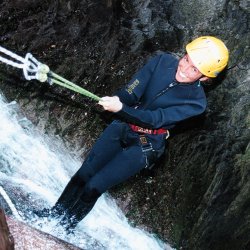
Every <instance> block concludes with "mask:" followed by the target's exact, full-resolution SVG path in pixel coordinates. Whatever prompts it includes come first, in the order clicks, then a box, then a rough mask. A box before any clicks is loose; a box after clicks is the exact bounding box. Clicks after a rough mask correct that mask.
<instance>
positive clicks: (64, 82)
mask: <svg viewBox="0 0 250 250" xmlns="http://www.w3.org/2000/svg"><path fill="white" fill-rule="evenodd" d="M50 77H53V78H50ZM54 78H55V79H54ZM49 79H50V82H51V83H56V84H58V85H60V86H63V87H65V88H68V89H71V90H73V91H75V92H77V93H80V94H82V95H84V96H87V97H90V98H92V99H93V100H95V101H99V100H100V99H101V98H100V97H98V96H97V95H95V94H93V93H91V92H89V91H87V90H86V89H84V88H82V87H80V86H78V85H76V84H74V83H73V82H70V81H68V80H67V79H65V78H63V77H61V76H59V75H57V74H55V73H54V72H52V71H50V72H49Z"/></svg>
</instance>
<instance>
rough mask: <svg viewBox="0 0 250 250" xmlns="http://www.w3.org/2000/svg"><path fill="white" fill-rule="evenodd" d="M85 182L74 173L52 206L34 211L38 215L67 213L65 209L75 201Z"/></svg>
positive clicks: (56, 215)
mask: <svg viewBox="0 0 250 250" xmlns="http://www.w3.org/2000/svg"><path fill="white" fill-rule="evenodd" d="M84 185H85V182H84V181H83V180H82V179H81V178H80V177H79V176H78V175H76V174H75V175H74V176H73V177H72V178H71V180H70V181H69V183H68V184H67V186H66V187H65V189H64V190H63V192H62V194H61V196H60V197H59V199H58V200H57V202H56V203H55V205H54V206H53V207H52V208H44V209H42V210H39V211H34V213H35V214H36V215H37V216H38V217H52V218H56V217H60V216H62V215H64V214H65V213H67V210H69V209H70V207H71V206H73V205H74V203H75V202H76V201H77V199H78V197H79V196H80V195H81V193H82V190H83V189H84Z"/></svg>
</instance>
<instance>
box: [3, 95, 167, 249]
mask: <svg viewBox="0 0 250 250" xmlns="http://www.w3.org/2000/svg"><path fill="white" fill-rule="evenodd" d="M17 110H18V105H17V104H16V103H15V102H11V103H7V102H6V100H5V99H4V97H3V96H2V95H0V121H1V122H0V186H3V187H4V185H5V187H6V189H7V188H8V187H7V186H6V183H8V185H10V186H12V187H15V190H19V191H20V193H21V194H22V195H19V197H17V196H15V195H16V194H15V193H14V194H12V195H13V196H12V197H11V198H12V200H14V199H15V201H16V202H14V203H15V205H16V207H17V210H19V213H20V215H21V216H22V218H24V220H25V222H26V223H28V224H32V226H35V227H37V228H38V229H40V230H42V231H44V232H47V233H49V234H52V235H54V236H56V237H58V238H61V239H63V240H65V241H67V242H70V243H72V244H74V245H76V246H78V247H80V248H83V249H89V250H94V249H108V250H112V249H115V250H117V249H119V250H123V249H124V250H158V249H171V248H170V247H169V246H168V245H167V244H165V243H163V242H161V241H160V240H159V239H157V238H156V237H155V236H154V235H152V234H149V233H147V232H145V231H143V230H141V229H138V228H135V227H132V226H131V225H130V224H129V222H128V221H127V219H126V217H125V216H124V215H123V213H122V212H121V210H120V209H119V208H118V207H117V205H116V203H115V201H114V200H113V198H112V197H110V196H109V195H108V194H104V195H102V196H101V197H100V198H99V199H98V201H97V203H96V205H95V207H94V209H93V210H92V211H91V212H90V214H89V215H88V216H87V217H86V218H85V219H84V220H83V221H82V222H80V223H79V225H78V226H77V228H76V230H75V234H74V235H66V234H65V232H64V230H63V228H60V227H58V225H57V222H56V221H49V222H48V221H46V220H45V219H43V220H42V219H41V220H36V221H33V220H32V218H30V211H31V210H32V207H33V208H35V207H37V206H38V207H39V208H43V207H50V206H51V205H53V204H54V203H55V201H56V199H57V198H58V196H59V195H60V193H61V192H62V190H63V188H64V187H65V185H66V183H67V182H68V180H69V178H70V176H72V175H73V173H74V172H75V171H76V170H77V169H78V167H79V166H80V165H81V162H80V161H79V160H77V157H76V156H73V155H72V154H70V152H67V150H66V149H65V148H64V147H63V144H62V143H61V142H60V138H57V139H55V138H53V139H52V138H47V137H46V136H45V135H41V134H40V133H39V132H38V131H37V130H36V128H35V127H34V126H33V125H32V124H31V122H29V121H28V120H27V119H26V118H24V117H22V116H20V112H19V111H17ZM16 193H18V192H16ZM20 193H19V194H20ZM25 195H26V199H21V198H20V197H21V196H24V197H25ZM27 197H28V198H27ZM27 207H28V208H29V209H27ZM29 218H30V219H29ZM44 249H46V246H45V247H44Z"/></svg>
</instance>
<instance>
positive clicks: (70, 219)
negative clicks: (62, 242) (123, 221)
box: [60, 189, 101, 232]
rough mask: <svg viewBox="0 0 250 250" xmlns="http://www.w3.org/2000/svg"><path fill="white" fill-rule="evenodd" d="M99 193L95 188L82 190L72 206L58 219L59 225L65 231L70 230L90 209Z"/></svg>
mask: <svg viewBox="0 0 250 250" xmlns="http://www.w3.org/2000/svg"><path fill="white" fill-rule="evenodd" d="M100 195H101V194H100V193H99V192H97V191H96V190H95V189H94V190H92V191H90V192H88V193H86V192H83V193H82V195H81V196H80V197H79V199H78V200H77V202H76V203H75V204H74V206H72V207H71V208H70V209H68V210H67V211H66V213H65V214H64V216H63V217H62V219H61V220H60V225H62V226H63V227H64V228H65V230H66V231H67V232H72V231H73V230H74V229H75V227H76V226H77V224H78V223H79V222H80V221H81V220H82V219H83V218H85V217H86V216H87V215H88V213H89V212H90V211H91V210H92V208H93V207H94V205H95V203H96V201H97V199H98V198H99V197H100Z"/></svg>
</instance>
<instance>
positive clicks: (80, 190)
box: [50, 36, 229, 230]
mask: <svg viewBox="0 0 250 250" xmlns="http://www.w3.org/2000/svg"><path fill="white" fill-rule="evenodd" d="M186 52H187V53H186V54H185V55H184V56H183V57H182V58H181V59H180V60H178V59H177V58H175V57H174V56H173V55H171V54H167V53H163V54H161V55H157V56H155V57H154V58H152V59H151V60H149V62H148V63H147V64H146V65H145V66H144V67H143V68H142V69H141V70H139V71H138V72H137V73H136V74H135V75H134V77H133V78H132V80H131V81H130V82H129V83H128V84H127V86H125V87H124V88H123V89H122V90H119V91H118V92H117V93H116V95H115V96H106V97H103V98H101V100H100V101H99V104H100V105H101V106H102V107H103V108H104V109H105V110H107V111H110V112H114V113H116V115H117V117H119V120H115V121H113V122H112V123H111V124H110V125H109V126H108V127H107V128H106V129H105V130H104V132H103V133H102V135H101V136H100V138H99V139H98V140H97V141H96V143H95V144H94V146H93V147H92V149H91V151H90V153H89V154H88V156H87V157H86V159H85V160H84V162H83V164H82V166H81V167H80V169H79V170H78V171H77V172H76V173H75V175H74V176H73V177H72V178H71V179H70V181H69V183H68V184H67V186H66V187H65V189H64V191H63V193H62V194H61V196H60V197H59V199H58V201H57V202H56V204H55V205H54V206H53V207H52V208H51V209H50V214H51V215H53V216H59V218H60V223H61V224H62V225H64V226H65V228H66V229H67V230H69V229H74V228H75V227H76V225H77V224H78V222H80V221H81V220H82V219H83V218H84V217H85V216H86V215H87V214H88V213H89V212H90V211H91V209H92V208H93V206H94V205H95V203H96V201H97V199H98V197H100V196H101V194H103V193H104V192H106V191H107V190H108V189H110V188H111V187H113V186H114V185H117V184H119V183H121V182H123V181H125V180H127V179H128V178H129V177H131V176H133V175H135V174H136V173H138V172H139V171H140V170H142V169H144V168H145V167H150V166H152V164H154V162H155V161H156V160H157V159H158V158H159V157H160V156H161V155H162V154H163V152H164V150H165V138H166V137H168V135H169V132H168V130H169V129H171V128H173V127H174V126H175V125H176V124H177V123H178V122H180V121H183V120H186V119H188V118H190V117H193V116H197V115H199V114H201V113H203V112H204V111H205V109H206V105H207V102H206V96H205V93H204V90H203V87H202V85H201V82H203V81H206V80H207V79H208V78H215V77H216V76H217V75H218V74H219V73H220V72H221V71H222V70H223V69H224V68H225V67H226V65H227V63H228V58H229V53H228V49H227V48H226V46H225V44H224V43H223V42H222V41H221V40H220V39H218V38H216V37H213V36H202V37H199V38H197V39H195V40H193V41H192V42H190V43H189V44H187V46H186Z"/></svg>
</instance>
